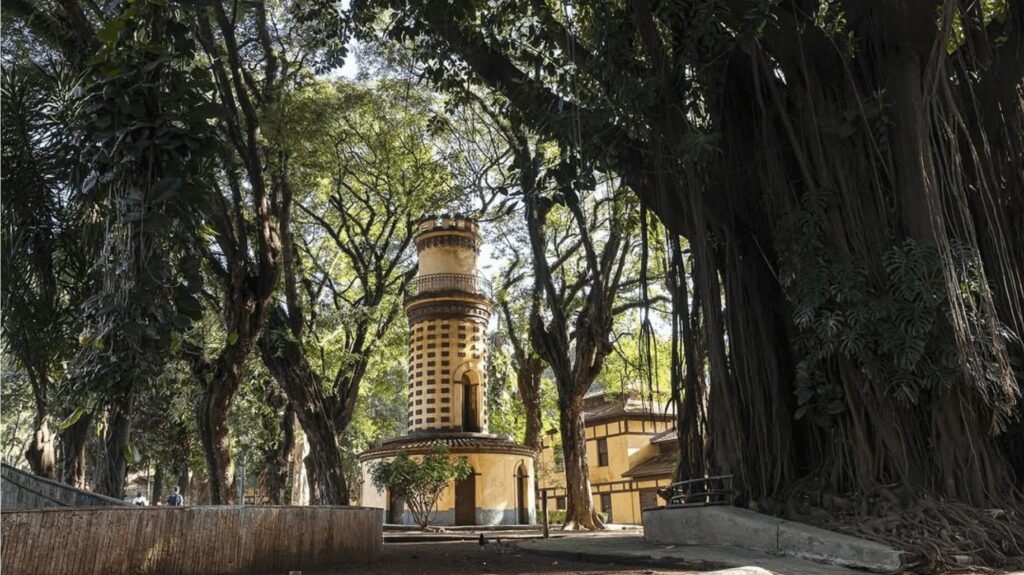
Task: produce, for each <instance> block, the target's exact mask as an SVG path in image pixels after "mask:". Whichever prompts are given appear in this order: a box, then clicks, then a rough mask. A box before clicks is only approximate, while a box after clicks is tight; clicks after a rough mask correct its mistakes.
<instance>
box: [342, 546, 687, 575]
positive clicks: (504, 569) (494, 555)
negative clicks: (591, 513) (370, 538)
mask: <svg viewBox="0 0 1024 575" xmlns="http://www.w3.org/2000/svg"><path fill="white" fill-rule="evenodd" d="M357 573H358V574H365V575H448V574H451V575H463V574H465V575H470V574H471V575H491V574H494V575H498V574H511V573H517V574H523V575H533V574H535V573H536V574H539V573H561V574H563V575H591V574H593V575H597V574H602V575H618V574H624V573H631V574H633V573H642V574H646V575H670V574H671V575H693V574H694V573H695V572H693V571H674V570H671V569H656V568H650V567H636V566H629V565H615V564H614V563H583V562H578V561H566V560H563V559H552V558H551V557H544V556H541V555H534V554H532V553H525V552H523V551H520V550H518V549H516V548H515V547H513V546H512V545H511V544H509V543H504V542H503V543H501V544H499V543H496V542H490V543H488V544H487V545H484V546H481V545H480V544H479V543H477V542H475V541H442V542H430V543H387V544H385V545H384V554H383V555H382V556H381V559H380V561H377V562H376V563H374V564H372V565H358V566H353V567H352V568H351V569H346V570H343V571H332V572H330V575H349V574H351V575H355V574H357ZM324 575H327V574H324Z"/></svg>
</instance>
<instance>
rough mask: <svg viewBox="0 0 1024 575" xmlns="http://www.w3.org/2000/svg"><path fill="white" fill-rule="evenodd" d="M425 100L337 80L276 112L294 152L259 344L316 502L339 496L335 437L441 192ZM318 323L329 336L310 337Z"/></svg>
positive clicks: (341, 481)
mask: <svg viewBox="0 0 1024 575" xmlns="http://www.w3.org/2000/svg"><path fill="white" fill-rule="evenodd" d="M429 106H430V100H429V98H428V97H426V96H425V95H424V94H423V93H422V92H419V91H417V90H416V89H415V88H414V87H413V86H412V85H411V84H408V83H406V82H394V83H387V82H381V83H379V84H378V85H377V86H376V87H375V89H373V90H370V89H367V88H363V87H359V86H347V85H345V84H342V83H339V84H336V85H334V86H330V85H316V84H314V85H312V86H310V87H309V88H308V89H307V90H305V91H303V92H300V93H297V94H295V95H294V99H293V100H290V101H288V102H285V103H284V107H285V108H287V109H282V110H280V111H279V114H280V115H279V116H278V121H279V123H278V124H277V128H278V129H279V130H280V132H275V133H280V134H281V136H282V138H281V139H282V141H287V142H288V143H289V144H290V146H289V147H287V148H285V153H286V154H288V155H290V156H294V158H295V159H294V160H292V166H293V168H292V170H293V171H292V175H293V180H294V182H295V183H296V187H297V189H296V197H295V202H296V203H295V208H296V213H295V217H292V216H291V214H289V215H288V217H287V218H283V219H282V226H283V230H284V234H285V247H286V249H285V252H284V266H285V275H284V301H283V302H278V303H277V304H276V305H275V307H274V308H273V310H272V312H271V314H270V317H269V318H268V327H269V329H268V331H267V333H266V334H265V336H264V337H263V338H262V339H261V341H260V349H261V353H262V357H263V361H264V363H265V364H266V365H267V367H268V368H269V369H270V371H271V372H272V373H273V374H274V377H275V378H276V379H277V381H278V382H279V384H280V385H281V387H282V388H283V389H284V390H285V392H286V393H287V394H288V396H289V398H290V400H291V403H292V405H293V406H294V408H295V412H296V415H297V416H298V419H299V422H300V423H301V425H302V428H303V430H304V431H305V432H306V437H307V439H308V440H309V442H310V446H311V451H310V456H309V458H308V460H307V467H309V469H310V472H311V475H312V476H314V477H315V478H316V481H315V485H316V486H317V489H316V493H315V494H314V496H315V499H316V500H317V501H319V502H321V503H324V504H347V503H348V498H349V493H348V487H347V484H346V481H345V477H344V474H343V472H342V459H341V456H340V453H339V447H338V437H339V436H340V435H343V434H344V433H345V432H346V430H347V429H348V427H349V425H350V424H351V422H352V419H353V417H354V411H355V408H356V405H357V400H358V398H359V393H360V388H361V386H362V382H363V379H364V376H365V374H366V371H367V368H368V366H369V365H370V362H371V360H372V359H373V357H374V354H375V353H376V352H377V350H378V349H379V346H380V343H381V342H382V341H383V340H384V338H385V337H386V336H387V334H388V331H389V329H390V328H391V327H392V326H393V324H394V323H395V320H396V319H397V317H398V315H399V314H400V313H401V311H402V307H401V297H402V293H403V291H404V288H405V286H406V284H407V283H408V282H409V280H410V279H411V278H412V276H413V273H414V271H413V269H412V260H411V253H410V246H411V245H412V239H413V235H414V233H413V232H414V225H415V221H416V218H417V217H418V216H419V215H420V214H421V213H423V212H425V211H428V210H430V209H432V208H436V206H437V205H438V204H442V205H443V204H444V203H446V202H447V200H448V197H449V193H450V190H451V188H450V186H449V184H448V176H447V173H446V172H445V170H444V168H443V166H442V165H441V164H440V162H439V161H438V158H437V157H436V155H435V154H436V151H435V150H434V149H433V148H432V146H431V144H430V126H429V125H428V122H427V120H428V118H429V116H428V114H427V110H428V109H429ZM325 108H330V109H333V112H331V113H330V114H329V115H327V116H326V117H325V115H324V109H325ZM296 126H303V128H302V129H300V130H296ZM286 132H287V133H288V135H287V136H286V135H285V133H286ZM325 174H329V179H327V180H326V181H325V179H324V175H325ZM320 330H325V331H328V333H330V332H333V335H331V336H330V337H329V338H323V339H321V331H320ZM310 358H314V359H313V360H312V361H311V360H310Z"/></svg>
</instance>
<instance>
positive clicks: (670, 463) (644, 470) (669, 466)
mask: <svg viewBox="0 0 1024 575" xmlns="http://www.w3.org/2000/svg"><path fill="white" fill-rule="evenodd" d="M675 468H676V456H675V455H673V454H659V455H655V456H654V457H652V458H650V459H647V460H645V461H643V462H641V463H638V464H636V465H634V466H633V467H630V468H629V469H628V470H627V471H626V472H625V473H623V474H622V476H623V477H654V476H661V477H672V473H673V472H674V471H675Z"/></svg>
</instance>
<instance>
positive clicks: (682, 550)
mask: <svg viewBox="0 0 1024 575" xmlns="http://www.w3.org/2000/svg"><path fill="white" fill-rule="evenodd" d="M515 545H516V547H518V548H519V549H522V550H524V551H528V552H531V553H539V554H541V555H548V556H551V557H560V558H563V559H568V560H577V561H592V562H600V563H618V564H623V565H648V566H659V567H666V566H667V567H673V568H677V569H686V570H694V571H699V572H701V573H705V575H712V574H714V575H769V574H773V573H776V574H780V575H864V573H863V572H862V571H855V570H853V569H847V568H845V567H838V566H834V565H822V564H820V563H815V562H812V561H806V560H803V559H799V558H796V557H787V556H780V555H773V554H770V553H766V552H763V551H756V550H752V549H745V548H742V547H734V546H726V545H656V544H651V543H647V542H645V541H644V540H643V538H642V537H640V536H639V535H619V534H615V535H612V534H586V535H576V536H568V537H560V538H557V539H531V540H526V541H516V542H515Z"/></svg>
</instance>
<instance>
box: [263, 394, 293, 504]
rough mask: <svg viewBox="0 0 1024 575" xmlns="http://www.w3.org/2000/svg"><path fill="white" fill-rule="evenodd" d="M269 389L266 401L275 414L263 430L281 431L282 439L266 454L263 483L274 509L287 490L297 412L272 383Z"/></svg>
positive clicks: (282, 501) (268, 418)
mask: <svg viewBox="0 0 1024 575" xmlns="http://www.w3.org/2000/svg"><path fill="white" fill-rule="evenodd" d="M266 387H267V392H266V396H265V401H266V404H267V405H268V406H270V407H271V408H272V409H273V410H274V413H273V414H272V415H271V416H267V418H266V420H265V421H264V428H265V429H268V430H270V431H273V430H274V428H277V429H279V430H280V436H279V438H278V440H277V441H275V442H274V443H273V444H272V445H270V447H269V448H268V449H267V451H266V453H265V454H264V457H263V474H262V478H261V479H262V483H263V488H264V490H265V491H266V493H267V499H268V500H269V502H270V503H271V504H272V505H282V504H283V503H284V493H285V486H286V484H287V483H288V460H289V457H290V456H291V453H292V449H293V448H294V447H295V411H294V410H293V409H292V406H291V404H290V403H289V402H288V398H287V397H286V396H285V395H284V394H283V393H281V391H280V390H279V389H277V387H276V386H275V385H274V384H273V381H272V380H268V382H267V385H266Z"/></svg>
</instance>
